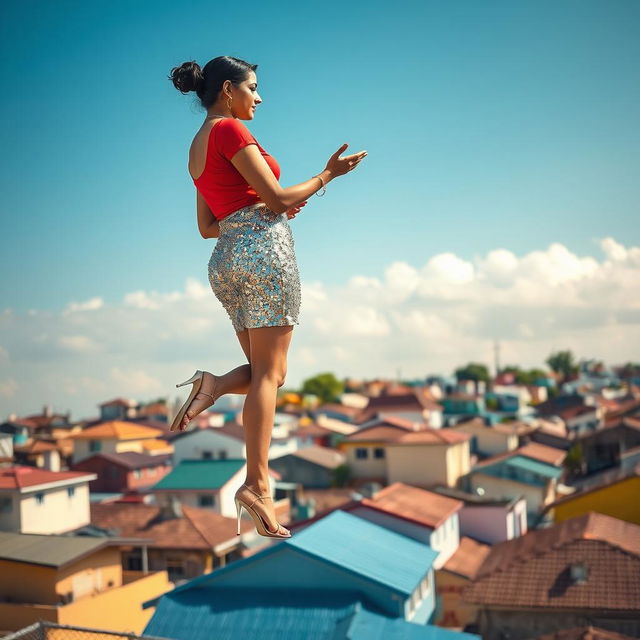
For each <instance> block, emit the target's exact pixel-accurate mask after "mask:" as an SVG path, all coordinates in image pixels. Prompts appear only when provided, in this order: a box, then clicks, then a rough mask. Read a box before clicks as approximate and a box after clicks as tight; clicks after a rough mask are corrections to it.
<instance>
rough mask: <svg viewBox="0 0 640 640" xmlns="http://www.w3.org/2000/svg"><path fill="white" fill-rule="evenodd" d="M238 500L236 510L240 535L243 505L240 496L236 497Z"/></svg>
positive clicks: (236, 500)
mask: <svg viewBox="0 0 640 640" xmlns="http://www.w3.org/2000/svg"><path fill="white" fill-rule="evenodd" d="M235 502H236V512H237V513H238V535H240V516H241V515H242V505H241V504H240V501H239V500H238V498H235Z"/></svg>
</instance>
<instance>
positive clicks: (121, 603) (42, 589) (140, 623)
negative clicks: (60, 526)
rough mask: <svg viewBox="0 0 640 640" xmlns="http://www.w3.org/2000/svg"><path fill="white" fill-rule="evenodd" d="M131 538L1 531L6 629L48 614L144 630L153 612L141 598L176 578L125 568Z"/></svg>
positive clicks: (0, 591) (0, 609)
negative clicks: (124, 551) (122, 550)
mask: <svg viewBox="0 0 640 640" xmlns="http://www.w3.org/2000/svg"><path fill="white" fill-rule="evenodd" d="M127 542H128V540H127V539H120V540H112V539H108V538H93V537H89V536H65V535H39V534H21V533H8V532H0V620H2V628H3V629H4V630H17V629H21V628H22V627H24V626H25V625H28V624H31V623H34V622H37V621H38V620H41V619H44V620H50V621H51V622H55V623H60V624H66V625H71V624H75V625H85V626H87V625H91V626H95V627H101V628H102V629H104V630H109V631H119V632H123V633H124V632H128V631H134V632H135V633H138V632H140V631H141V630H142V628H143V627H144V626H145V624H146V623H147V622H148V620H149V618H150V617H151V615H152V611H150V610H145V609H143V608H142V607H141V603H142V602H144V601H146V600H148V599H149V598H153V597H158V596H160V595H161V594H162V593H164V592H165V591H166V590H167V589H170V588H171V583H170V582H168V580H167V574H166V573H165V572H164V571H160V572H154V573H148V572H147V573H143V572H123V571H122V565H121V563H120V549H119V547H120V546H121V545H122V544H126V543H127ZM60 637H62V634H61V636H60ZM65 637H68V636H66V635H65Z"/></svg>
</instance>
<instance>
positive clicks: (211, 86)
mask: <svg viewBox="0 0 640 640" xmlns="http://www.w3.org/2000/svg"><path fill="white" fill-rule="evenodd" d="M257 68H258V65H257V64H249V63H248V62H245V61H244V60H240V59H239V58H233V57H232V56H218V57H217V58H213V60H209V62H207V64H205V65H204V69H201V68H200V65H199V64H198V63H197V62H196V61H195V60H191V61H190V62H183V63H182V64H181V65H180V66H179V67H174V68H173V69H171V74H170V75H169V80H171V82H173V86H174V87H175V88H176V89H178V91H180V92H181V93H189V91H195V92H196V94H197V95H198V98H200V104H201V105H202V106H203V107H204V108H205V109H209V107H210V106H211V105H213V104H215V102H216V100H217V99H218V94H219V93H220V91H221V89H222V85H223V84H224V81H225V80H230V81H231V84H233V85H235V86H237V85H239V84H240V83H241V82H244V81H245V80H246V79H247V75H248V73H249V71H255V70H256V69H257Z"/></svg>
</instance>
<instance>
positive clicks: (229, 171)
mask: <svg viewBox="0 0 640 640" xmlns="http://www.w3.org/2000/svg"><path fill="white" fill-rule="evenodd" d="M257 66H258V65H255V64H249V63H247V62H245V61H243V60H239V59H238V58H233V57H230V56H220V57H218V58H214V59H213V60H210V61H209V62H208V63H207V64H206V65H205V67H204V68H203V69H201V68H200V67H199V66H198V64H197V63H195V62H185V63H184V64H182V65H181V66H180V67H175V68H174V69H172V70H171V75H170V76H169V78H170V80H171V81H172V82H173V84H174V86H175V87H176V88H177V89H178V90H180V91H181V92H182V93H187V92H189V91H195V92H196V94H197V96H198V98H199V99H200V103H201V105H202V106H203V107H204V108H205V109H206V111H207V116H206V118H205V120H204V122H203V123H202V126H201V127H200V129H199V130H198V132H197V133H196V135H195V138H194V139H193V142H192V144H191V148H190V149H189V173H190V175H191V178H192V180H193V182H194V184H195V187H196V194H197V195H196V199H197V214H198V229H199V231H200V234H201V235H202V237H203V238H218V240H217V242H216V245H215V248H214V250H213V253H212V255H211V259H210V260H209V282H210V284H211V288H212V290H213V293H214V294H215V296H216V298H217V299H218V300H219V301H220V303H221V304H222V306H223V307H224V309H225V310H226V312H227V314H228V315H229V317H230V319H231V322H232V324H233V329H234V331H235V333H236V335H237V336H238V340H239V341H240V345H241V347H242V349H243V351H244V353H245V355H246V357H247V360H248V361H249V364H245V365H241V366H239V367H237V368H236V369H233V370H232V371H229V372H228V373H226V374H224V375H214V374H212V373H210V372H208V371H201V370H197V371H196V373H195V374H194V375H193V376H192V377H191V378H190V379H189V380H186V381H185V382H182V383H179V384H178V385H176V386H178V387H180V386H183V385H186V384H192V385H193V386H192V389H191V394H190V395H189V398H188V399H187V401H186V402H185V404H184V405H183V407H182V408H181V410H180V411H179V412H178V414H177V416H176V418H175V420H174V421H173V424H172V425H171V430H172V431H175V430H177V429H179V430H180V431H184V429H185V428H186V427H187V425H188V424H189V422H190V421H191V420H192V419H193V418H195V417H196V416H197V415H198V414H199V413H201V412H202V411H204V410H205V409H207V408H208V407H210V406H211V405H212V404H213V403H214V402H215V401H216V400H217V399H218V398H219V397H220V396H222V395H224V394H226V393H241V394H246V396H247V397H246V399H245V403H244V407H243V412H242V421H243V425H244V432H245V440H246V452H247V475H246V478H245V482H244V484H243V485H242V486H241V487H240V488H239V489H238V491H237V492H236V494H235V501H236V508H237V515H238V533H240V514H241V509H242V507H244V508H245V509H246V510H247V511H248V512H249V514H250V515H251V517H252V518H253V520H254V522H255V524H256V529H257V531H258V533H260V534H261V535H264V536H268V537H275V538H288V537H290V536H291V533H290V532H289V531H288V530H287V529H286V528H285V527H283V526H282V525H281V524H279V523H278V521H277V519H276V517H275V512H274V507H273V501H272V497H271V490H270V488H269V477H268V456H269V447H270V443H271V430H272V427H273V421H274V416H275V409H276V399H277V393H278V387H281V386H282V385H283V384H284V379H285V375H286V371H287V351H288V348H289V344H290V342H291V337H292V333H293V325H294V324H299V322H298V313H299V309H300V277H299V273H298V266H297V264H296V256H295V251H294V241H293V236H292V233H291V227H290V226H289V220H290V219H291V218H293V217H295V215H296V214H297V213H298V212H299V211H300V209H301V208H302V207H303V206H304V205H305V204H306V203H307V198H308V197H309V196H311V195H313V194H314V193H316V192H317V191H319V190H320V189H321V188H322V190H323V191H322V193H321V194H318V195H323V194H324V187H325V185H326V184H327V183H329V182H330V181H331V180H333V179H334V178H336V177H338V176H341V175H344V174H346V173H348V172H349V171H352V170H353V169H355V167H357V166H358V164H359V163H360V161H361V160H362V159H363V158H364V157H365V156H366V155H367V152H366V151H361V152H359V153H354V154H352V155H349V156H345V157H343V158H341V157H340V153H341V152H342V151H344V150H345V149H346V148H347V146H348V145H347V144H346V143H345V144H343V145H342V146H341V147H340V148H339V149H338V150H337V151H336V152H335V153H334V154H333V155H332V156H331V157H330V158H329V161H328V162H327V165H326V168H325V169H324V170H323V171H321V172H320V173H319V174H317V175H316V176H313V177H312V178H310V179H309V180H306V181H305V182H301V183H300V184H296V185H293V186H291V187H286V188H283V187H281V186H280V184H279V182H278V178H279V177H280V167H279V165H278V163H277V162H276V160H275V158H274V157H273V156H271V155H269V153H267V152H266V151H265V149H264V148H263V147H262V146H261V145H260V144H259V143H258V141H257V140H256V139H255V138H254V137H253V135H252V134H251V132H250V131H249V129H248V128H247V127H246V125H245V124H244V121H246V120H253V118H254V116H255V111H256V108H257V106H258V105H259V104H260V103H261V102H262V99H261V98H260V96H259V94H258V89H257V87H258V81H257V76H256V69H257Z"/></svg>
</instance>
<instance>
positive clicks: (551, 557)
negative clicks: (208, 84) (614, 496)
mask: <svg viewBox="0 0 640 640" xmlns="http://www.w3.org/2000/svg"><path fill="white" fill-rule="evenodd" d="M576 564H583V565H585V566H586V570H587V578H586V581H584V582H577V581H574V580H572V577H571V567H572V565H576ZM462 597H463V599H464V600H466V601H468V602H473V603H478V604H484V605H498V606H508V607H521V608H531V607H537V608H547V609H553V608H563V609H566V608H575V609H588V610H602V609H609V610H631V611H637V612H638V613H639V614H640V526H638V525H634V524H631V523H629V522H624V521H623V520H618V519H617V518H611V517H609V516H605V515H603V514H600V513H595V512H593V511H590V512H588V513H586V514H584V515H582V516H578V517H575V518H570V519H568V520H564V521H563V522H560V523H558V524H555V525H553V526H552V527H549V528H548V529H539V530H535V531H529V532H528V533H527V534H526V535H524V536H521V537H519V538H515V539H514V540H508V541H505V542H501V543H499V544H496V545H494V546H493V548H492V549H491V552H490V553H489V555H488V556H487V558H486V560H485V561H484V563H483V564H482V566H481V567H480V569H479V571H478V573H477V576H476V578H475V580H474V582H473V583H472V584H471V585H469V586H468V587H467V588H466V589H465V590H464V592H463V594H462Z"/></svg>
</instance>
